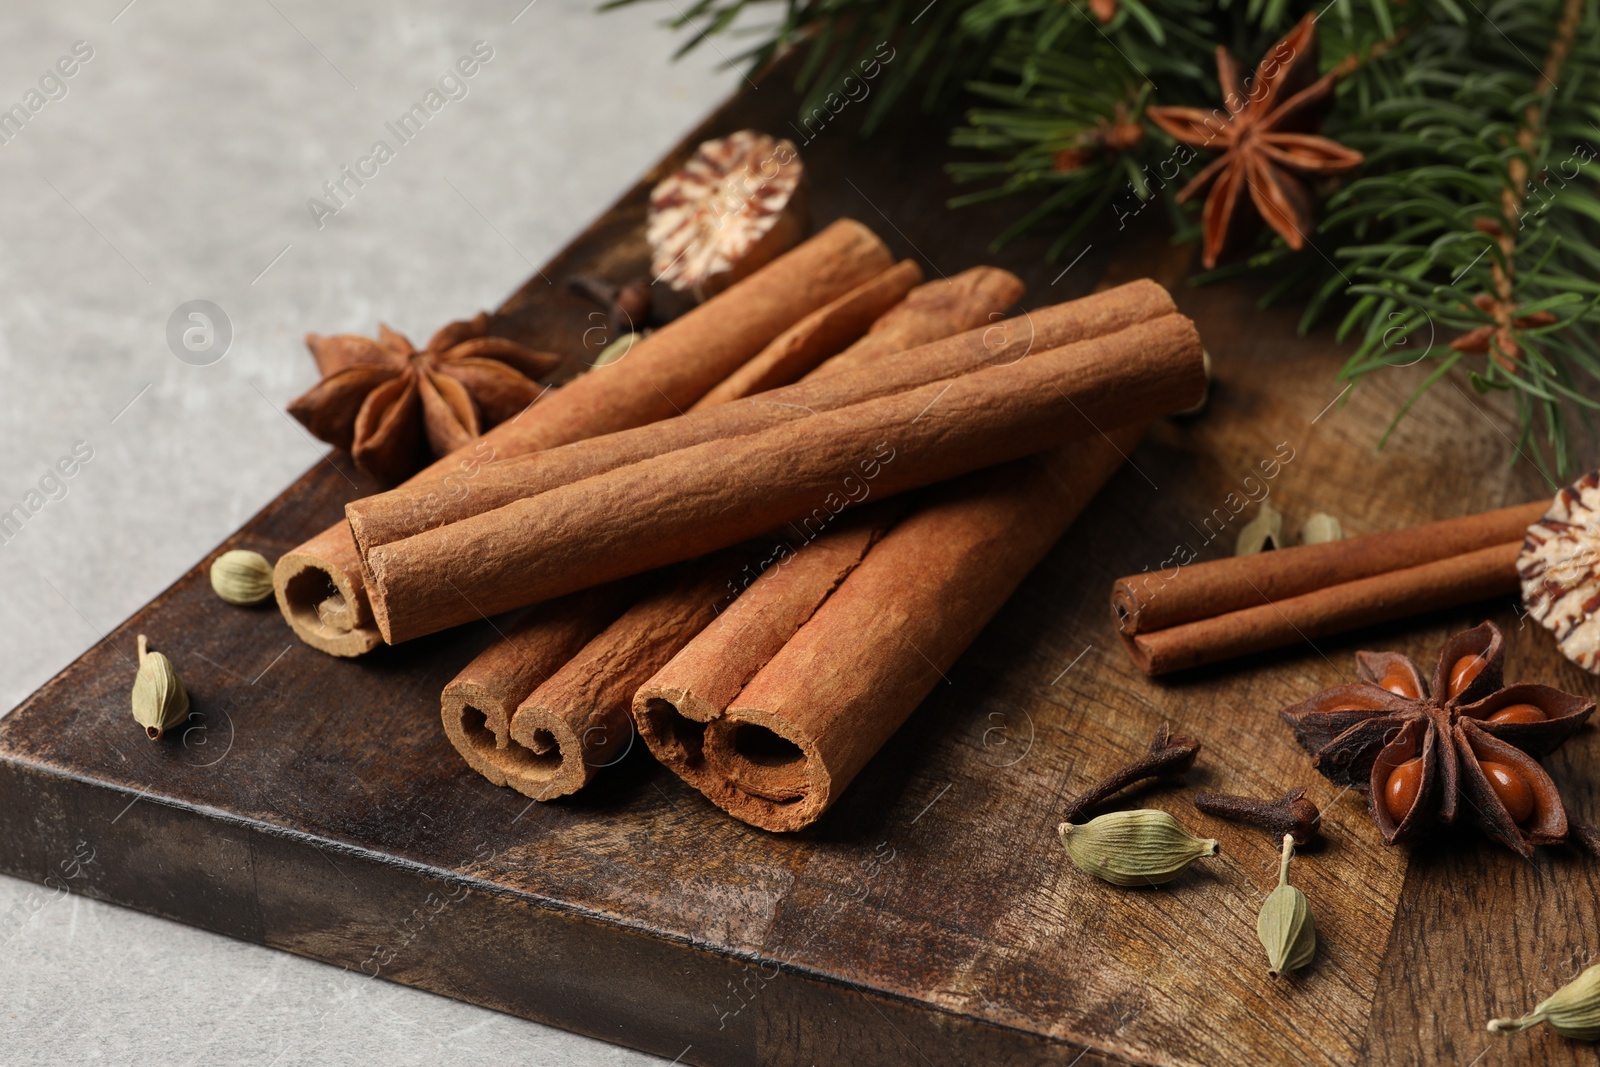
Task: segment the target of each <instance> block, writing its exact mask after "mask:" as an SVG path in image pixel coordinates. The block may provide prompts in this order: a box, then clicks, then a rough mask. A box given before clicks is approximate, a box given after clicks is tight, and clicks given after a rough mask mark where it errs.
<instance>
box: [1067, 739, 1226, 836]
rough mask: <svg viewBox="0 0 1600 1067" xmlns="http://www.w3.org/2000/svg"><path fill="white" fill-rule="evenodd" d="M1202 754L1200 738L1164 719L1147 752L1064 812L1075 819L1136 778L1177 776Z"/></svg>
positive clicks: (1094, 785)
mask: <svg viewBox="0 0 1600 1067" xmlns="http://www.w3.org/2000/svg"><path fill="white" fill-rule="evenodd" d="M1199 754H1200V742H1199V741H1196V740H1195V739H1194V738H1192V737H1186V736H1184V735H1183V734H1173V733H1172V732H1171V731H1170V730H1169V729H1168V728H1167V726H1166V724H1165V723H1163V724H1162V726H1161V728H1160V729H1158V730H1157V731H1156V736H1155V739H1154V740H1153V741H1151V742H1150V751H1149V752H1148V753H1147V754H1146V755H1144V756H1141V757H1140V758H1138V759H1136V760H1134V761H1133V762H1132V763H1130V764H1128V765H1127V766H1125V767H1121V768H1119V769H1117V770H1115V771H1112V772H1111V773H1110V774H1108V775H1106V776H1105V777H1104V778H1102V779H1100V780H1099V781H1098V782H1096V783H1094V784H1093V785H1091V786H1090V787H1089V788H1088V789H1086V790H1084V791H1083V793H1082V794H1081V795H1080V796H1079V797H1078V798H1077V799H1076V800H1074V801H1072V802H1071V803H1069V804H1068V805H1067V808H1066V811H1065V812H1063V815H1064V817H1065V818H1066V820H1067V821H1068V822H1072V821H1074V820H1076V819H1078V818H1080V817H1082V815H1083V814H1084V813H1085V812H1087V811H1091V810H1093V809H1094V808H1095V807H1097V806H1099V805H1100V804H1102V803H1104V802H1105V801H1107V800H1109V799H1110V798H1111V797H1112V796H1114V795H1116V794H1117V793H1119V792H1121V791H1122V790H1124V789H1126V788H1127V787H1128V786H1130V785H1133V784H1134V783H1136V782H1142V781H1144V780H1146V779H1147V778H1173V777H1177V776H1178V775H1181V774H1183V773H1184V772H1186V771H1187V770H1188V769H1189V768H1190V767H1193V766H1194V760H1195V757H1196V756H1198V755H1199Z"/></svg>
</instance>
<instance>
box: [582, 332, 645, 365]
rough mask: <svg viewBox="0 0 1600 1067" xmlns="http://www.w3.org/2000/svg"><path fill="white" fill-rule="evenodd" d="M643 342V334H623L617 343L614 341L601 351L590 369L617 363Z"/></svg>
mask: <svg viewBox="0 0 1600 1067" xmlns="http://www.w3.org/2000/svg"><path fill="white" fill-rule="evenodd" d="M642 340H644V337H643V335H642V334H638V333H625V334H623V335H622V336H621V337H619V338H617V339H616V340H615V341H612V342H611V343H610V344H608V345H606V346H605V347H604V348H602V349H601V350H600V354H599V355H598V356H595V357H594V362H593V363H591V364H590V365H589V366H590V368H591V369H592V368H594V367H604V366H605V365H606V364H607V363H615V362H616V361H617V360H619V359H621V358H622V357H623V356H625V355H627V354H628V352H629V350H631V349H632V348H633V346H634V345H636V344H638V343H639V342H640V341H642Z"/></svg>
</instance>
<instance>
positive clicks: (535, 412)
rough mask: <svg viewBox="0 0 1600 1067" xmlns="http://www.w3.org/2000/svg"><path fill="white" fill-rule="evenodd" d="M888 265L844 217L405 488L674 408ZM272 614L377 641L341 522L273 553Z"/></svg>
mask: <svg viewBox="0 0 1600 1067" xmlns="http://www.w3.org/2000/svg"><path fill="white" fill-rule="evenodd" d="M892 263H893V257H892V256H890V254H889V250H888V248H886V247H885V246H884V244H883V242H882V241H880V240H879V239H878V238H877V236H876V235H875V234H873V233H872V231H871V230H869V229H867V227H865V226H863V225H861V224H860V223H859V222H855V221H854V220H851V219H841V220H840V221H838V222H835V223H833V224H832V225H831V226H829V227H827V228H826V229H824V230H823V231H822V232H821V233H819V234H817V235H816V236H815V237H812V238H811V239H810V240H808V241H805V242H803V243H802V244H800V245H799V246H798V247H796V248H794V249H792V250H791V251H789V252H787V253H785V254H784V255H782V256H779V257H778V258H777V259H775V260H773V261H772V262H771V263H768V264H767V265H765V266H764V267H762V268H761V269H759V270H757V271H756V272H755V273H753V274H751V275H750V276H749V277H747V278H745V279H743V280H742V281H740V282H738V283H736V284H735V285H733V286H731V287H730V288H728V289H727V290H725V291H724V292H722V293H719V294H718V295H717V296H715V297H713V298H712V299H710V300H708V301H706V302H705V303H704V304H702V305H700V306H699V307H697V308H695V309H694V310H692V311H690V312H688V313H687V314H685V315H683V316H682V317H681V318H679V319H677V320H676V321H674V322H672V323H671V324H669V325H667V326H665V327H663V328H662V329H660V330H657V331H656V332H655V333H654V334H652V335H651V336H650V337H648V338H646V339H645V340H643V341H641V342H639V343H638V344H637V345H635V346H634V348H633V349H632V350H630V351H629V353H628V356H627V358H626V359H623V360H619V361H618V362H616V363H613V364H608V365H607V366H604V367H600V368H597V369H596V370H594V371H591V372H590V373H588V374H585V375H583V376H582V377H580V378H578V379H576V380H574V381H573V382H571V383H570V384H568V385H565V386H562V387H561V388H559V389H553V390H547V391H546V392H545V393H544V394H543V395H542V396H541V397H540V398H539V399H538V400H536V401H535V402H534V403H533V404H532V405H530V406H529V407H528V408H527V409H526V410H524V411H523V412H522V414H520V415H518V416H516V417H515V418H512V419H509V420H507V421H506V422H503V423H501V424H500V425H499V426H496V427H495V428H494V429H493V430H490V431H489V432H488V433H486V434H484V435H483V436H482V437H481V438H479V439H477V440H476V441H474V442H472V443H471V444H469V445H466V446H463V447H462V448H460V449H458V450H456V451H455V452H453V453H451V454H450V455H448V456H446V457H444V458H443V459H441V460H439V461H438V462H436V463H434V464H433V465H432V466H430V467H428V468H426V469H425V470H423V471H421V472H420V473H418V474H417V475H416V476H414V477H413V478H412V479H411V480H410V481H409V482H407V483H406V484H408V485H418V484H425V483H426V484H434V485H439V486H441V487H445V488H444V491H445V492H446V493H452V494H453V493H454V489H453V488H450V487H449V486H448V485H447V480H451V479H453V480H454V482H455V483H456V484H457V485H464V486H466V487H467V489H468V491H469V492H470V487H471V481H472V478H473V476H474V475H476V474H478V473H479V472H480V471H481V469H482V467H483V464H485V463H487V462H490V461H493V460H498V459H505V458H509V457H515V456H521V455H527V454H528V453H531V452H536V451H539V450H541V449H547V448H553V447H555V446H557V445H563V444H567V443H569V442H572V441H577V440H581V439H583V438H586V437H593V436H596V435H599V434H604V433H611V432H614V431H617V430H623V429H628V428H631V427H635V426H641V425H644V424H646V423H649V422H654V421H656V420H658V419H663V418H667V417H669V416H673V415H676V414H677V413H678V412H680V411H682V410H684V409H685V408H687V407H689V406H690V405H691V404H693V403H694V402H695V401H696V400H698V399H699V398H700V397H701V396H703V395H704V394H705V393H706V391H707V390H709V389H711V388H712V387H713V386H714V385H716V384H717V382H719V381H721V380H722V379H723V378H726V377H727V376H728V374H729V373H731V372H732V371H733V370H734V369H735V368H737V367H738V366H739V365H741V364H742V363H744V362H745V361H746V360H748V359H749V358H750V357H752V356H753V355H755V354H756V353H757V352H759V351H761V349H762V348H763V347H765V346H766V345H767V343H768V342H770V341H771V340H772V339H773V338H774V337H776V336H777V335H778V334H780V333H782V332H783V331H784V330H786V329H788V328H789V327H790V326H792V325H794V324H795V323H796V322H798V321H799V320H800V319H802V318H804V317H805V316H806V315H809V314H810V313H811V312H813V311H815V310H817V309H818V308H820V307H823V306H824V305H826V304H828V303H829V302H830V301H832V300H834V299H835V298H837V297H839V296H840V295H842V294H844V293H846V292H848V291H850V290H851V289H853V288H854V287H855V286H857V285H859V284H861V283H862V282H863V281H866V280H867V279H868V278H871V277H873V276H875V275H877V274H880V273H882V272H883V271H884V270H886V269H888V267H889V266H890V265H891V264H892ZM273 586H274V591H275V592H276V594H277V600H278V607H279V610H281V611H282V612H283V615H284V618H285V619H286V620H288V622H289V625H290V627H291V628H292V629H293V630H294V631H295V633H296V635H298V636H299V637H300V638H301V640H303V641H305V642H306V643H307V644H310V645H311V646H312V647H314V648H317V649H320V650H321V651H323V652H327V653H329V654H331V655H336V656H357V655H361V654H362V653H365V652H368V651H370V650H371V649H372V648H374V647H375V646H376V645H377V644H378V643H379V641H380V640H381V638H380V636H379V634H378V632H377V630H376V629H375V628H374V626H373V619H372V613H371V606H370V603H369V601H368V599H367V597H366V594H365V590H364V587H363V576H362V573H361V563H360V554H359V552H358V551H357V549H356V545H355V542H354V540H353V539H352V537H351V535H350V533H349V528H348V526H347V525H346V524H345V523H340V524H338V525H337V526H335V527H330V528H329V529H328V530H326V531H324V532H323V533H321V534H319V535H317V536H316V537H314V538H312V539H311V540H310V541H307V542H306V543H305V544H303V545H301V546H299V547H298V548H296V549H294V550H293V551H291V552H288V553H286V554H285V555H284V556H283V557H281V558H280V559H279V560H278V563H277V566H276V568H275V569H274V573H273Z"/></svg>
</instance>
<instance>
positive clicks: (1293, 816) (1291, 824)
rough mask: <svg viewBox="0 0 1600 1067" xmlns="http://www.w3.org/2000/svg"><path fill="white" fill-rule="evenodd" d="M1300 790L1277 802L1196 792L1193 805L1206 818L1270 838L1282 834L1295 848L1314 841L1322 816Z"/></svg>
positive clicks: (1290, 792)
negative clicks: (1239, 824) (1265, 833)
mask: <svg viewBox="0 0 1600 1067" xmlns="http://www.w3.org/2000/svg"><path fill="white" fill-rule="evenodd" d="M1305 793H1306V791H1305V790H1304V789H1291V790H1289V792H1287V793H1285V794H1284V795H1283V796H1281V797H1279V798H1278V799H1277V800H1256V799H1255V798H1253V797H1241V796H1234V795H1232V794H1230V793H1196V794H1195V795H1194V806H1195V807H1197V808H1199V809H1200V810H1201V811H1203V812H1205V813H1206V814H1207V815H1215V816H1217V817H1218V818H1219V819H1229V820H1232V821H1233V822H1242V823H1249V824H1250V825H1251V826H1259V827H1261V828H1262V829H1263V830H1270V831H1272V836H1273V837H1275V838H1276V837H1283V836H1284V835H1285V834H1287V835H1289V836H1290V837H1293V838H1294V843H1295V844H1297V845H1305V844H1308V843H1310V842H1311V841H1314V840H1315V839H1316V837H1317V834H1318V833H1319V832H1320V830H1321V827H1322V813H1321V812H1320V811H1318V810H1317V806H1316V805H1315V804H1313V803H1311V801H1309V800H1307V799H1305Z"/></svg>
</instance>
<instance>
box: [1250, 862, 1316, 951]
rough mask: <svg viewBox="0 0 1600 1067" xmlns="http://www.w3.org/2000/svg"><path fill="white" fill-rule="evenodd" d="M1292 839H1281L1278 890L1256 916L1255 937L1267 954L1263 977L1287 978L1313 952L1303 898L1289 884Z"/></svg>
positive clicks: (1310, 925)
mask: <svg viewBox="0 0 1600 1067" xmlns="http://www.w3.org/2000/svg"><path fill="white" fill-rule="evenodd" d="M1293 855H1294V837H1293V835H1291V834H1284V835H1283V859H1282V861H1281V862H1280V863H1279V864H1278V888H1276V889H1274V890H1273V891H1272V892H1271V893H1268V894H1267V899H1266V902H1265V903H1263V904H1262V905H1261V914H1260V915H1258V916H1256V936H1257V937H1259V938H1260V939H1261V947H1262V948H1264V949H1266V950H1267V968H1268V969H1267V973H1268V974H1272V975H1279V974H1288V973H1289V972H1290V971H1298V970H1299V969H1300V968H1302V967H1304V966H1305V965H1306V964H1308V963H1310V962H1311V957H1312V956H1313V955H1314V954H1315V953H1316V951H1317V924H1316V923H1315V922H1314V921H1313V920H1312V918H1311V906H1310V905H1309V904H1307V903H1306V895H1305V894H1304V893H1302V892H1300V890H1298V889H1296V888H1295V887H1294V886H1292V885H1290V884H1289V858H1290V857H1291V856H1293Z"/></svg>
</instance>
